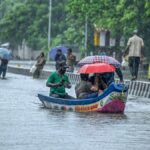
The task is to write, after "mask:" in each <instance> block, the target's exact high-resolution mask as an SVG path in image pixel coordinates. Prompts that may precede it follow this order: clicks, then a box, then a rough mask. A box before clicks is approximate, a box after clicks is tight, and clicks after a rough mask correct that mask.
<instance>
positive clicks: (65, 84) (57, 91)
mask: <svg viewBox="0 0 150 150" xmlns="http://www.w3.org/2000/svg"><path fill="white" fill-rule="evenodd" d="M57 69H58V70H57V71H56V72H53V73H51V75H50V76H49V78H48V80H47V83H46V86H47V87H50V96H52V97H56V98H72V97H71V96H69V95H68V94H67V93H66V91H65V88H71V84H70V81H69V78H68V76H67V75H66V74H65V72H66V66H64V64H63V65H60V66H59V67H58V68H57Z"/></svg>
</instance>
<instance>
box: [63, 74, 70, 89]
mask: <svg viewBox="0 0 150 150" xmlns="http://www.w3.org/2000/svg"><path fill="white" fill-rule="evenodd" d="M64 86H65V87H66V88H68V89H70V88H71V83H70V81H69V78H68V76H66V77H65V82H64Z"/></svg>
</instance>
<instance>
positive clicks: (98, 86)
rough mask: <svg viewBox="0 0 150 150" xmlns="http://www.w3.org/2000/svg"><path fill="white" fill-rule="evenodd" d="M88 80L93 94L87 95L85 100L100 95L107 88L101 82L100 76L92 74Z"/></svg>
mask: <svg viewBox="0 0 150 150" xmlns="http://www.w3.org/2000/svg"><path fill="white" fill-rule="evenodd" d="M89 80H90V82H91V83H92V87H91V90H92V91H94V92H93V93H92V94H88V95H87V96H86V97H85V98H94V97H97V96H98V95H100V94H102V93H103V91H104V90H105V89H106V88H107V85H106V83H105V82H104V81H103V79H102V75H101V74H94V75H93V76H91V78H90V79H89Z"/></svg>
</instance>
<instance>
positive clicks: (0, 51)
mask: <svg viewBox="0 0 150 150" xmlns="http://www.w3.org/2000/svg"><path fill="white" fill-rule="evenodd" d="M0 58H2V59H7V60H10V59H11V58H12V53H11V51H9V50H8V49H6V48H0Z"/></svg>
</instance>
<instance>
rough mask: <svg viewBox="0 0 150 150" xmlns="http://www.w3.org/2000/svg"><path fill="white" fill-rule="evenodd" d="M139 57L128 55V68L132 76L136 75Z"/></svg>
mask: <svg viewBox="0 0 150 150" xmlns="http://www.w3.org/2000/svg"><path fill="white" fill-rule="evenodd" d="M139 64H140V57H129V69H130V73H131V75H132V77H135V78H137V77H138V70H139Z"/></svg>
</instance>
